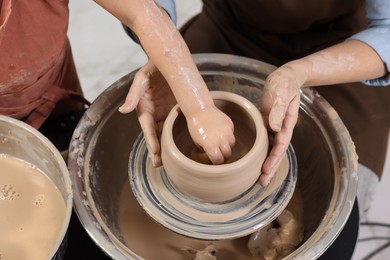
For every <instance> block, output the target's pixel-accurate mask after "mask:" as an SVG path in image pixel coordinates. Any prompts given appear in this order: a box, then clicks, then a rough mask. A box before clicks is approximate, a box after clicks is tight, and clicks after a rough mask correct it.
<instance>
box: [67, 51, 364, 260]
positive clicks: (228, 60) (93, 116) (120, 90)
mask: <svg viewBox="0 0 390 260" xmlns="http://www.w3.org/2000/svg"><path fill="white" fill-rule="evenodd" d="M194 58H195V61H196V64H197V65H198V67H199V70H200V72H201V74H202V76H203V77H204V79H205V81H206V83H207V85H208V87H209V88H210V89H213V90H223V91H231V92H234V93H237V94H239V95H242V96H244V97H245V98H247V99H248V100H250V101H251V102H253V103H254V104H255V105H257V106H258V107H260V100H261V98H260V97H261V94H262V87H263V84H264V80H265V78H266V77H267V75H268V74H269V73H271V72H272V71H273V70H274V69H275V68H274V67H273V66H271V65H268V64H265V63H262V62H259V61H255V60H252V59H247V58H242V57H237V56H231V55H220V54H198V55H195V56H194ZM134 75H135V72H132V73H129V74H128V75H126V76H124V77H123V78H121V79H120V80H118V81H117V82H115V83H114V84H113V85H111V86H110V87H109V88H108V89H107V90H106V91H104V92H103V93H102V94H101V95H100V96H99V97H98V98H97V99H96V100H95V102H94V103H93V104H92V105H91V106H90V107H89V108H88V110H87V111H86V113H85V115H84V116H83V118H82V119H81V121H80V123H79V125H78V126H77V128H76V130H75V133H74V135H73V138H72V141H71V145H70V152H69V159H68V167H69V170H70V173H71V180H72V184H73V189H74V196H75V199H74V205H75V209H76V212H77V214H78V216H79V218H80V221H81V223H82V224H83V226H84V228H85V229H86V230H87V232H88V233H89V235H90V236H91V238H92V239H93V240H94V241H95V242H96V244H97V245H99V246H100V248H101V249H102V250H103V251H104V252H105V253H106V254H107V255H109V256H111V257H112V258H114V259H129V258H130V259H132V258H137V259H139V258H140V257H143V256H142V255H137V254H136V253H135V252H134V251H133V250H132V248H131V246H127V245H126V243H125V240H124V238H123V233H122V232H121V231H122V230H121V227H120V225H119V223H118V211H119V207H120V205H119V199H120V195H121V190H122V187H123V185H124V183H126V182H128V176H127V171H128V169H127V167H128V159H129V154H130V151H131V149H132V145H133V143H134V141H135V140H136V138H137V137H138V134H139V133H140V132H141V129H140V126H139V123H138V120H137V116H136V113H135V112H133V113H131V114H128V115H122V114H120V113H119V112H118V107H119V106H120V105H121V104H122V102H123V101H124V99H125V97H126V95H127V92H128V89H129V86H130V84H131V82H132V80H133V78H134ZM292 145H293V147H294V150H295V153H296V157H297V161H298V181H297V184H296V189H299V190H300V192H301V194H302V198H303V210H304V228H305V237H304V242H303V243H302V245H301V246H300V247H299V248H297V249H296V250H295V251H294V252H293V253H292V254H290V255H289V256H288V257H287V259H293V258H296V257H298V258H299V259H315V258H317V257H319V256H320V255H321V254H323V253H324V252H325V250H326V249H327V248H328V247H329V246H330V245H331V244H332V243H333V241H334V240H335V239H336V238H337V236H338V234H339V233H340V231H341V230H342V228H343V226H344V224H345V222H346V221H347V219H348V217H349V214H350V212H351V210H352V206H353V202H354V199H355V196H356V188H357V157H356V153H355V149H354V145H353V143H352V141H351V138H350V136H349V133H348V131H347V130H346V128H345V126H344V125H343V123H342V121H341V120H340V118H339V117H338V115H337V113H336V112H335V111H334V109H333V108H332V107H330V105H329V104H328V103H327V102H326V101H325V100H324V99H323V98H322V97H321V96H319V95H318V94H317V93H316V92H314V91H312V90H309V89H308V90H305V91H304V92H302V93H301V104H300V114H299V119H298V123H297V126H296V128H295V131H294V136H293V139H292ZM145 243H148V241H145Z"/></svg>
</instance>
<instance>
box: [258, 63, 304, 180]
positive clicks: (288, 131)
mask: <svg viewBox="0 0 390 260" xmlns="http://www.w3.org/2000/svg"><path fill="white" fill-rule="evenodd" d="M298 67H299V66H295V65H294V62H291V63H287V64H285V65H283V66H282V67H280V68H278V69H276V70H275V71H274V72H273V73H271V74H270V75H269V76H268V77H267V79H266V82H265V85H264V92H263V96H262V108H261V112H262V114H263V116H264V119H265V122H266V125H267V126H268V127H269V128H270V130H271V131H272V132H274V139H273V144H272V149H271V151H270V153H269V155H268V157H267V158H266V160H265V161H264V163H263V167H262V174H261V175H260V178H259V182H260V184H261V185H262V186H267V185H268V184H269V182H270V180H271V179H272V177H273V176H274V175H275V173H276V170H277V169H278V167H279V165H280V163H281V161H282V159H283V157H284V156H285V153H286V151H287V149H288V146H289V144H290V141H291V137H292V133H293V129H294V126H295V124H296V123H297V120H298V112H299V102H300V88H301V87H302V86H303V84H304V82H305V80H306V74H305V71H304V70H303V71H302V70H299V69H298Z"/></svg>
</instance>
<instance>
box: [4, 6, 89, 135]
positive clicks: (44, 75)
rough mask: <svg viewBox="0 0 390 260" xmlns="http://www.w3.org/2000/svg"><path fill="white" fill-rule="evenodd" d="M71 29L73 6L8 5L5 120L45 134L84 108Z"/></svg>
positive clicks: (5, 10)
mask: <svg viewBox="0 0 390 260" xmlns="http://www.w3.org/2000/svg"><path fill="white" fill-rule="evenodd" d="M67 29H68V1H67V0H50V1H30V0H3V1H2V5H1V9H0V114H3V115H7V116H11V117H14V118H17V119H21V120H24V121H26V122H27V123H28V124H30V125H32V126H33V127H35V128H39V127H40V126H41V125H42V123H43V122H44V121H45V120H46V119H47V118H48V117H49V116H51V115H57V114H63V113H66V112H70V111H73V110H77V109H81V108H82V107H83V106H84V105H83V104H82V103H81V102H80V100H81V101H84V100H83V98H82V91H81V88H80V83H79V79H78V77H77V74H76V69H75V66H74V62H73V57H72V53H71V49H70V45H69V41H68V38H67V35H66V33H67Z"/></svg>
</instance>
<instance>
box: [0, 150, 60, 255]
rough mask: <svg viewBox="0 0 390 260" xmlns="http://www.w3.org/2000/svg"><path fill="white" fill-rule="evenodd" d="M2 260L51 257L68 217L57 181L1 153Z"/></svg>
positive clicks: (0, 223) (0, 245)
mask: <svg viewBox="0 0 390 260" xmlns="http://www.w3.org/2000/svg"><path fill="white" fill-rule="evenodd" d="M0 169H1V174H0V212H1V214H0V234H1V235H0V259H32V260H33V259H37V260H41V259H47V258H48V257H49V254H50V253H51V252H52V250H53V248H54V247H55V246H56V243H57V239H58V235H59V233H60V231H61V228H62V225H63V222H64V219H65V215H66V214H65V213H66V212H65V211H66V207H65V203H64V201H63V199H62V197H61V194H60V192H59V191H58V189H57V188H56V186H55V185H54V183H53V182H52V181H51V180H50V179H49V178H48V177H47V176H46V175H45V174H43V173H42V172H41V171H39V170H38V169H36V168H34V167H33V166H32V165H30V164H28V163H27V162H25V161H22V160H19V159H16V158H14V157H10V156H6V155H3V154H0Z"/></svg>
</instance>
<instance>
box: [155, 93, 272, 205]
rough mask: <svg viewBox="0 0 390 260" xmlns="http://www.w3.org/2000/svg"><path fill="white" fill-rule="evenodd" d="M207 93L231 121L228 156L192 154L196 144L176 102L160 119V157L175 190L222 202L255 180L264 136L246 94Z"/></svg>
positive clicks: (265, 146)
mask: <svg viewBox="0 0 390 260" xmlns="http://www.w3.org/2000/svg"><path fill="white" fill-rule="evenodd" d="M211 95H212V97H213V99H214V103H215V105H216V106H217V107H218V108H219V109H221V110H222V111H223V112H224V113H226V114H227V115H228V116H229V117H230V118H231V119H232V121H233V124H234V134H235V137H236V144H235V146H234V148H233V151H232V152H233V154H232V156H231V158H229V159H228V161H227V162H226V163H224V164H221V165H210V164H208V163H205V162H203V161H199V159H197V158H194V154H196V151H197V149H198V148H197V147H196V145H195V144H194V142H193V141H192V139H191V136H190V134H189V132H188V129H187V124H186V120H185V117H184V115H183V114H182V112H181V111H180V108H179V107H178V105H176V106H175V107H174V108H173V109H172V110H171V112H170V113H169V115H168V117H167V119H166V120H165V123H164V127H163V132H162V136H161V159H162V163H163V166H164V169H165V171H166V173H167V176H168V178H169V179H170V181H171V182H172V183H173V185H174V186H175V187H176V188H177V189H178V190H179V191H181V192H182V193H184V194H187V195H189V196H192V197H194V198H197V199H199V200H201V201H206V202H224V201H229V200H232V199H234V198H236V197H238V196H240V195H241V194H242V193H244V192H245V191H246V190H248V189H249V188H250V187H252V186H253V185H254V184H255V182H256V181H257V180H258V178H259V175H260V173H261V167H262V164H263V161H264V160H265V158H266V156H267V153H268V136H267V130H266V128H265V126H264V122H263V118H262V116H261V114H260V112H259V110H258V109H257V107H256V106H254V105H253V104H252V103H251V102H250V101H248V100H247V99H246V98H244V97H242V96H240V95H237V94H234V93H232V92H225V91H212V92H211ZM194 151H195V153H194Z"/></svg>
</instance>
